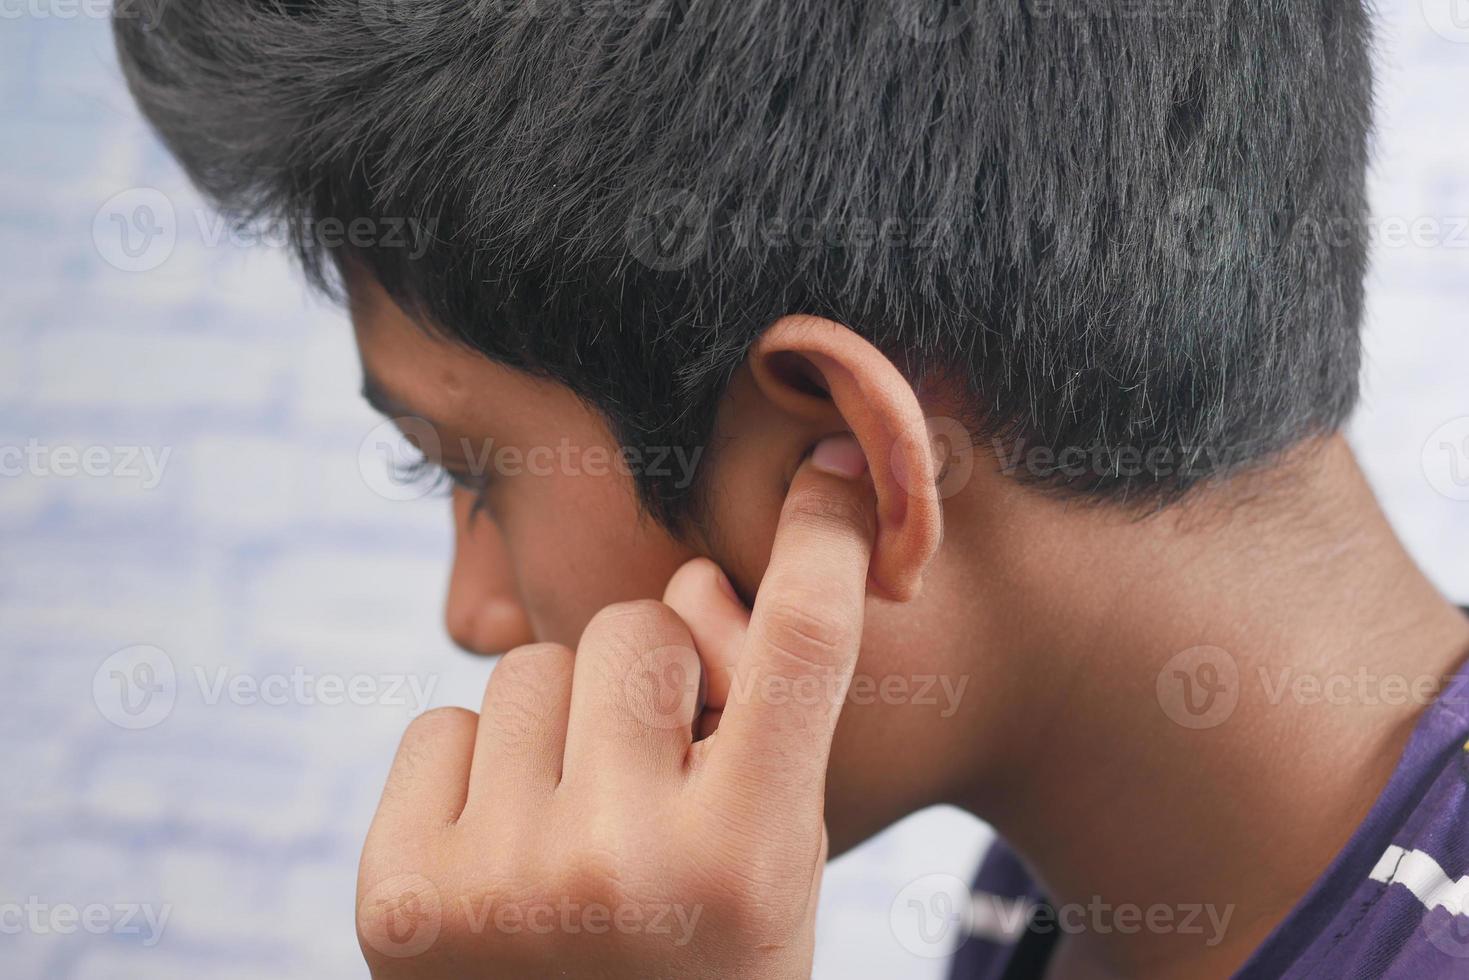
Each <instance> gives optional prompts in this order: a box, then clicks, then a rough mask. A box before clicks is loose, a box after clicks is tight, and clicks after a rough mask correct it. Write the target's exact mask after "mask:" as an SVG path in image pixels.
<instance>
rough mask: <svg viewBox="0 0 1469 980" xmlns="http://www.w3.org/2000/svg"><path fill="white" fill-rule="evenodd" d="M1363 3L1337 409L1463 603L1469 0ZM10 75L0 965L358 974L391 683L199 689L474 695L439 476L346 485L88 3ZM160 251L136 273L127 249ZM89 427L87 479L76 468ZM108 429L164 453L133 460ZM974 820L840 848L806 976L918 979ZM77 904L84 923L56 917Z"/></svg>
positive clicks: (323, 395)
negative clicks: (357, 880)
mask: <svg viewBox="0 0 1469 980" xmlns="http://www.w3.org/2000/svg"><path fill="white" fill-rule="evenodd" d="M1455 4H1457V7H1456V6H1455ZM1380 20H1381V24H1382V32H1381V43H1380V48H1381V53H1380V59H1379V60H1380V63H1381V75H1380V101H1381V110H1382V111H1381V115H1380V124H1379V129H1380V142H1379V148H1378V163H1377V167H1376V170H1375V177H1374V181H1375V201H1376V207H1377V210H1378V213H1379V218H1380V221H1379V224H1380V226H1381V228H1382V230H1383V232H1384V244H1381V245H1380V247H1379V248H1378V251H1377V255H1376V262H1375V266H1374V271H1373V274H1372V278H1371V287H1370V288H1371V312H1370V319H1369V328H1368V350H1369V355H1370V357H1369V367H1368V374H1367V386H1366V391H1367V397H1366V399H1365V402H1364V405H1363V408H1362V410H1361V412H1360V414H1359V417H1358V418H1357V419H1356V421H1355V423H1354V426H1353V438H1354V441H1355V443H1356V445H1357V446H1358V448H1359V449H1360V451H1361V455H1362V458H1363V460H1364V462H1365V464H1366V466H1367V468H1368V470H1369V472H1370V474H1371V476H1372V479H1373V481H1374V483H1375V484H1376V486H1377V487H1378V488H1379V490H1380V491H1381V494H1382V496H1383V498H1384V501H1385V503H1386V505H1387V508H1388V510H1389V512H1390V514H1391V515H1392V518H1393V520H1394V521H1395V523H1396V524H1397V526H1398V527H1399V529H1400V530H1401V532H1402V534H1403V537H1404V538H1405V539H1406V541H1407V543H1408V545H1409V547H1410V548H1411V549H1412V551H1413V552H1414V553H1415V554H1416V555H1417V556H1418V558H1419V559H1420V560H1421V561H1422V563H1423V564H1424V566H1425V567H1426V568H1427V569H1428V571H1429V572H1430V574H1431V575H1432V576H1433V577H1434V578H1435V579H1436V580H1437V581H1438V582H1439V583H1441V585H1442V587H1443V588H1444V589H1445V591H1447V592H1449V593H1450V594H1452V595H1454V596H1455V597H1457V598H1459V599H1460V600H1461V601H1463V600H1469V548H1466V541H1469V500H1466V499H1464V498H1469V441H1466V439H1469V420H1465V417H1466V416H1469V334H1466V330H1465V326H1466V316H1465V310H1466V308H1469V175H1466V173H1465V166H1466V160H1469V113H1466V112H1465V109H1464V104H1465V99H1466V96H1469V3H1465V2H1464V0H1392V2H1386V3H1383V4H1382V7H1381V13H1380ZM0 92H3V94H4V100H3V103H0V133H3V136H0V290H3V292H0V447H7V446H8V447H21V448H22V449H27V447H30V448H29V449H27V451H28V452H29V454H30V455H29V456H28V457H27V459H28V460H34V461H36V462H29V461H28V462H26V463H25V464H24V465H23V468H24V469H25V470H26V472H23V473H22V474H20V475H7V476H0V691H3V694H0V697H3V699H4V702H3V703H4V707H3V709H0V733H4V735H5V736H6V737H5V740H4V745H5V747H6V758H5V761H4V764H3V766H0V911H3V909H4V908H5V907H7V906H18V907H20V909H21V910H22V911H23V913H24V914H25V915H26V916H28V917H29V916H30V915H31V914H32V912H36V913H38V914H39V915H40V917H41V918H40V922H39V925H35V924H31V923H29V922H28V923H26V924H24V925H22V927H21V928H20V930H19V931H18V932H17V931H15V928H14V924H15V923H16V922H18V921H19V920H17V919H16V918H15V917H14V916H15V913H14V912H11V913H9V914H8V917H6V916H0V975H4V976H6V977H58V978H61V977H65V978H79V980H80V978H104V977H105V978H144V977H146V978H148V980H166V978H174V977H178V978H193V977H199V976H208V977H211V978H217V980H225V978H232V977H260V976H265V975H268V976H271V977H273V978H276V980H288V978H296V977H300V978H320V977H352V976H362V975H365V970H364V969H363V968H362V966H361V962H360V959H359V956H358V953H357V950H356V945H355V940H354V937H353V931H352V908H353V875H354V870H355V866H356V858H357V850H358V847H359V845H360V842H361V840H362V837H363V833H364V831H365V829H366V826H367V822H368V819H369V817H370V816H371V813H372V810H373V806H374V804H375V802H376V798H377V794H378V791H379V789H380V787H381V784H382V779H383V776H384V774H385V772H386V767H387V764H388V761H389V759H390V756H391V752H392V749H393V746H394V744H395V742H396V739H397V737H398V734H399V733H400V731H401V730H402V728H403V725H404V724H405V723H406V721H407V719H408V717H409V714H410V711H411V708H410V706H408V705H403V704H399V705H393V704H382V703H378V704H375V705H371V706H363V707H353V706H346V705H338V706H327V705H321V704H317V705H305V704H301V703H289V704H283V705H279V706H273V705H270V704H260V703H257V704H236V703H231V701H230V699H229V698H225V699H223V700H222V701H218V702H217V703H213V704H211V703H210V700H211V690H210V685H213V684H214V683H216V682H217V681H218V680H220V679H221V678H224V679H229V678H232V677H235V676H245V677H248V678H254V679H263V678H266V677H269V676H271V675H277V674H283V675H286V676H287V677H289V676H290V675H291V673H292V672H293V671H294V670H297V669H298V668H299V669H300V670H302V671H304V672H305V673H306V674H308V675H312V676H313V677H323V676H327V675H337V676H342V677H351V676H364V677H368V678H375V679H376V678H385V677H387V676H388V675H398V676H403V675H404V674H405V672H406V673H407V674H408V675H411V676H412V678H413V679H416V680H418V681H419V682H420V683H429V682H430V681H433V682H434V683H436V688H435V689H434V693H433V697H432V699H431V703H433V704H443V703H457V704H464V705H468V706H474V705H475V704H477V702H478V699H479V693H480V691H481V689H482V686H483V683H484V680H485V677H486V675H487V672H488V670H489V667H488V666H487V665H486V664H485V663H483V662H480V661H476V660H472V659H470V658H468V657H465V656H463V655H460V654H457V653H455V652H454V651H453V650H451V648H450V647H449V645H448V644H447V642H446V641H445V640H444V638H443V637H442V635H441V633H440V629H439V603H440V598H441V591H442V588H443V584H444V577H445V574H446V565H445V558H446V555H447V552H448V547H449V534H448V531H449V529H448V526H447V524H446V520H445V517H446V515H445V514H444V512H443V510H444V508H443V503H442V501H438V500H433V499H430V500H425V501H420V502H415V503H411V504H407V503H395V502H391V501H388V500H385V499H383V498H382V497H380V496H378V495H377V494H375V493H374V492H373V491H372V489H371V488H370V487H369V486H368V485H367V483H366V482H365V481H364V479H363V477H362V475H361V473H360V471H359V466H358V449H359V446H360V445H361V443H362V441H363V439H364V437H366V436H367V434H368V432H369V431H370V430H371V429H372V428H373V426H374V425H375V424H376V419H375V418H374V417H373V416H372V415H371V414H370V413H369V411H368V410H367V409H366V408H365V407H364V406H363V405H362V404H361V403H360V400H359V399H358V397H357V395H356V386H357V374H356V367H355V360H354V357H353V354H352V349H351V342H350V337H349V335H348V331H347V329H346V326H345V321H344V320H343V318H342V316H341V315H340V314H338V313H337V312H336V311H335V310H332V309H329V308H326V307H325V306H323V305H322V304H321V303H320V302H318V301H316V300H314V299H312V298H310V297H309V296H308V295H307V294H306V292H305V289H304V287H303V286H302V285H301V284H300V282H299V280H298V278H297V277H296V275H295V274H294V273H293V272H292V270H291V269H290V267H289V266H288V264H287V262H286V260H285V256H284V254H283V253H282V251H281V250H280V249H279V248H276V247H273V246H271V245H270V244H268V243H266V244H260V245H256V246H254V247H246V246H245V245H243V244H242V243H232V242H230V241H228V240H227V239H226V240H220V239H219V238H218V237H217V234H216V233H217V226H215V225H214V224H213V223H212V219H211V218H209V217H208V216H207V215H205V214H204V212H202V211H200V210H199V206H198V201H197V198H196V197H195V196H194V194H193V193H192V192H191V191H190V189H189V188H188V187H187V186H186V185H185V184H184V182H183V181H182V180H181V179H180V177H179V175H178V173H177V171H176V170H175V168H174V167H173V166H172V165H171V163H170V162H169V160H168V159H167V158H166V157H165V155H164V154H163V153H162V151H161V150H160V149H159V147H158V146H157V145H156V143H155V142H154V141H153V139H152V138H151V137H150V136H149V135H148V134H147V132H146V131H145V130H144V128H143V126H142V124H141V122H140V120H139V118H138V116H137V114H136V112H135V111H134V109H133V108H132V106H131V104H130V102H129V99H128V97H127V94H126V91H125V90H124V87H123V85H122V83H121V81H120V79H119V75H118V72H117V69H116V66H115V63H114V59H113V55H112V51H111V46H110V41H109V34H108V29H107V25H106V23H105V22H104V21H103V20H101V19H99V18H98V17H97V16H95V14H94V12H93V13H89V7H88V4H87V3H86V2H81V3H68V2H67V0H14V2H10V3H5V4H3V9H0ZM143 188H151V189H153V190H152V191H148V190H141V189H143ZM155 192H156V193H155ZM119 193H123V194H124V196H123V197H122V198H115V197H114V195H117V194H119ZM160 201H162V202H163V203H162V204H161V205H160V204H159V202H160ZM140 204H141V205H149V206H153V207H154V208H155V210H154V214H153V217H154V219H156V220H155V223H156V224H157V226H158V227H172V228H173V229H175V230H176V241H175V242H174V244H173V246H172V248H171V250H170V249H168V247H167V243H166V241H165V240H163V239H159V240H155V245H154V247H153V248H152V249H151V250H150V251H148V252H147V253H145V254H143V255H141V256H139V257H136V258H134V257H130V256H128V255H127V254H126V253H124V252H123V251H122V250H121V246H120V242H121V237H120V228H118V227H117V226H115V225H114V224H113V223H112V222H113V221H114V220H115V216H122V217H124V218H131V217H134V216H141V217H146V216H147V215H146V212H143V213H140V212H139V211H138V205H140ZM169 208H171V209H172V218H171V219H169V216H168V215H167V214H166V213H165V211H166V210H167V209H169ZM1420 219H1421V220H1423V221H1426V222H1428V224H1427V225H1423V226H1420V228H1419V231H1418V232H1417V233H1416V239H1417V242H1416V244H1413V243H1410V244H1397V245H1390V244H1386V239H1387V238H1388V237H1391V236H1393V235H1394V234H1395V233H1394V228H1395V227H1396V226H1395V225H1393V224H1392V223H1391V222H1393V221H1395V220H1396V221H1401V222H1403V223H1409V222H1413V221H1415V220H1420ZM1403 234H1404V235H1406V234H1407V232H1403ZM159 242H162V244H161V245H160V244H159ZM160 247H162V248H164V249H165V252H164V253H163V254H164V255H165V258H164V259H163V260H161V264H157V267H156V268H152V269H150V270H148V271H146V272H139V271H128V267H129V266H130V265H135V264H154V260H155V259H158V258H159V254H160V253H159V252H158V251H157V249H158V248H160ZM1455 419H1460V420H1464V421H1461V422H1459V423H1457V424H1452V423H1453V420H1455ZM1446 423H1449V424H1450V425H1449V428H1447V429H1444V428H1442V427H1443V426H1445V424H1446ZM32 440H34V442H32ZM1444 443H1451V444H1453V445H1455V446H1458V447H1459V449H1454V448H1446V447H1445V446H1444V445H1443V444H1444ZM89 447H101V449H100V450H99V451H100V452H101V453H103V454H104V455H103V456H98V455H96V453H95V452H94V454H93V456H92V457H91V459H92V463H91V466H92V468H93V469H96V468H98V467H101V468H104V469H108V470H109V471H110V475H106V476H87V475H85V474H80V475H72V476H68V475H66V471H67V470H68V469H69V467H70V466H77V465H79V461H73V462H72V463H71V464H68V463H67V455H66V453H67V452H68V450H75V451H77V452H82V451H84V450H87V449H88V448H89ZM131 447H138V448H145V447H146V448H147V449H149V450H150V451H152V452H154V453H155V454H158V453H162V452H164V451H165V450H166V451H168V452H169V453H170V455H169V456H168V457H167V460H166V464H165V465H164V467H163V475H162V479H161V482H158V483H157V485H156V486H151V485H150V484H151V483H152V481H151V480H150V479H149V478H148V476H147V473H146V471H143V472H141V473H138V474H137V475H133V472H134V470H135V469H137V467H134V466H130V465H128V464H129V460H128V455H127V454H128V453H129V452H130V451H131ZM11 463H12V466H13V464H14V459H13V457H12V459H11ZM1455 465H1457V466H1458V467H1459V468H1458V469H1457V470H1456V469H1454V466H1455ZM1456 479H1457V481H1458V482H1456ZM137 644H147V645H152V646H155V647H157V648H159V649H160V650H162V651H164V652H165V653H166V655H167V657H168V662H169V663H171V664H172V665H173V668H174V670H175V688H174V690H175V695H174V698H173V701H172V709H171V711H170V712H169V713H168V714H167V716H166V717H163V718H162V719H161V720H159V721H158V723H157V724H154V725H152V726H151V727H147V728H142V729H139V730H128V729H125V728H122V727H119V726H118V725H117V724H114V723H113V722H112V721H111V720H109V718H110V717H113V718H115V717H117V701H116V697H115V695H109V694H108V690H109V688H108V686H107V685H109V684H110V683H112V680H111V678H110V677H109V671H108V670H104V669H100V668H102V665H103V664H104V661H106V660H107V658H108V657H109V656H110V655H112V654H113V653H114V652H116V651H119V650H122V649H125V648H129V647H132V646H134V645H137ZM130 676H133V677H134V678H135V679H138V680H146V677H145V676H144V675H137V674H134V675H130ZM201 676H202V678H203V681H202V682H201ZM99 677H100V680H98V678H99ZM94 680H98V682H99V683H100V684H102V688H101V689H100V692H99V693H97V694H94ZM109 698H111V700H110V701H109ZM155 703H161V702H155ZM123 720H127V719H126V718H124V719H123ZM144 720H149V719H147V718H144ZM984 833H985V832H984V830H983V829H982V828H981V827H980V826H979V825H978V824H976V823H974V822H973V821H971V820H970V819H969V818H967V817H965V816H963V815H961V814H958V813H956V812H953V811H935V812H930V813H925V814H920V815H918V816H916V817H914V818H912V819H910V820H908V821H907V822H905V823H904V824H902V825H900V826H898V827H896V828H894V829H893V830H891V831H890V832H888V833H886V834H884V835H883V836H881V837H879V838H878V839H876V840H874V841H872V842H871V843H870V844H868V845H867V846H865V847H864V848H862V849H861V850H859V851H858V852H856V853H854V854H852V855H850V856H849V857H846V858H844V859H842V860H840V861H839V862H837V863H836V864H835V865H834V866H833V868H832V869H831V872H830V874H829V876H828V879H827V883H826V887H825V890H824V896H823V897H824V905H825V910H824V916H823V918H822V922H821V933H820V952H819V958H818V971H817V972H818V976H819V977H829V978H836V977H842V978H878V977H882V978H887V977H899V976H901V977H919V978H922V977H937V976H939V975H940V974H941V964H940V963H939V962H938V961H933V960H925V959H921V958H918V957H915V956H914V955H912V954H911V953H910V952H908V951H906V950H905V949H904V948H903V946H902V945H901V944H900V943H899V942H898V941H897V940H896V938H895V937H894V934H893V932H892V930H891V929H890V927H889V910H890V908H891V906H892V905H893V903H894V898H895V896H896V895H897V894H898V892H899V890H900V889H901V888H902V887H903V886H904V884H906V883H908V882H910V881H912V880H914V879H915V878H919V877H920V876H923V875H928V874H934V873H953V874H957V875H960V876H967V875H968V874H969V873H970V870H971V869H972V867H973V864H974V861H975V859H976V857H977V855H978V854H979V852H980V849H981V848H982V845H983V841H984V839H985V837H984ZM94 903H98V904H100V905H101V906H104V907H105V911H104V912H101V913H98V912H93V913H91V914H93V915H100V916H102V918H101V919H99V920H98V921H97V923H95V924H94V927H93V928H94V929H96V930H97V931H95V932H94V931H88V930H87V929H85V928H81V927H75V928H74V931H71V932H70V933H66V932H63V931H62V929H65V927H66V921H65V919H64V918H63V919H60V920H55V921H53V920H52V919H51V915H52V913H53V912H54V911H55V910H57V909H64V908H69V907H75V908H76V909H78V910H81V909H84V908H85V907H86V906H88V905H91V904H94ZM135 905H136V906H145V907H146V909H147V910H148V911H151V912H152V913H153V914H154V915H155V916H156V915H158V914H162V913H163V912H165V911H166V912H167V914H168V916H169V917H168V919H167V921H166V924H165V925H164V927H163V929H162V933H161V936H155V935H153V934H152V930H151V929H150V927H148V926H147V925H146V924H144V922H143V920H142V919H141V917H140V918H138V919H136V920H132V921H128V920H127V913H126V911H125V909H126V907H129V906H135ZM62 914H63V916H64V915H65V913H64V912H63V913H62ZM57 926H59V927H60V928H57Z"/></svg>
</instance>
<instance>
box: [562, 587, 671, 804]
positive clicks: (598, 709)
mask: <svg viewBox="0 0 1469 980" xmlns="http://www.w3.org/2000/svg"><path fill="white" fill-rule="evenodd" d="M698 697H699V657H698V654H696V653H695V652H694V641H693V637H692V636H690V635H689V630H688V627H686V626H685V625H684V623H683V620H681V619H679V618H678V615H677V614H676V613H674V611H673V610H672V609H669V608H668V607H667V606H665V605H664V604H663V603H661V602H655V601H653V600H651V599H646V600H641V601H637V602H619V603H614V604H613V605H610V606H608V607H607V608H605V609H603V610H602V611H601V612H599V613H597V615H595V616H593V617H592V621H591V622H590V623H588V624H587V628H586V629H585V630H584V631H583V632H582V637H581V642H580V643H579V644H578V645H577V650H576V665H575V673H574V675H573V677H572V685H571V716H570V718H569V719H568V721H567V731H566V757H565V761H564V763H563V769H564V775H563V777H562V783H563V785H577V784H580V783H583V782H585V781H588V780H591V781H594V782H606V781H612V782H626V781H627V780H628V779H630V778H637V777H639V776H642V775H646V774H647V773H648V772H656V773H665V774H672V773H674V772H678V773H681V772H682V771H683V762H684V759H685V757H686V756H687V754H688V749H689V745H691V744H692V742H693V722H694V714H695V711H696V710H697V708H698Z"/></svg>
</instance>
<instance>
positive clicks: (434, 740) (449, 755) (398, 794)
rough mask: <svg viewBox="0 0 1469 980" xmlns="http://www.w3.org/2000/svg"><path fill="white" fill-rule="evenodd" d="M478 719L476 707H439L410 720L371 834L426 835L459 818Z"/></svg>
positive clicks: (391, 837)
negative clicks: (472, 709) (465, 708)
mask: <svg viewBox="0 0 1469 980" xmlns="http://www.w3.org/2000/svg"><path fill="white" fill-rule="evenodd" d="M477 721H478V716H477V715H475V713H474V712H473V711H466V710H464V709H463V708H435V709H433V710H432V711H425V712H424V713H423V714H421V715H419V716H418V717H417V718H415V719H413V721H412V722H410V723H409V725H408V730H407V731H405V732H404V733H403V740H402V741H401V742H400V743H399V744H398V754H397V755H396V756H394V757H393V766H392V768H391V769H390V770H389V771H388V781H387V785H386V786H384V787H383V795H382V800H381V801H380V802H379V803H378V807H377V815H376V816H374V817H373V820H372V829H371V831H370V832H369V835H368V836H369V838H372V837H376V836H379V835H381V836H382V837H383V839H386V840H398V839H403V838H421V837H422V836H423V835H424V834H425V833H427V832H432V831H436V830H441V829H443V828H444V827H447V826H449V825H450V824H452V823H454V821H455V820H457V819H458V818H459V814H460V812H461V811H462V810H463V809H464V800H465V794H466V790H467V787H468V785H469V766H470V760H471V758H472V757H473V755H474V737H475V727H476V723H477Z"/></svg>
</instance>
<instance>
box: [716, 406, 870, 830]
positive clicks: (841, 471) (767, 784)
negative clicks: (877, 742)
mask: <svg viewBox="0 0 1469 980" xmlns="http://www.w3.org/2000/svg"><path fill="white" fill-rule="evenodd" d="M865 473H866V464H865V460H864V457H863V455H862V451H861V449H860V448H859V447H858V445H857V442H856V440H855V439H853V438H852V437H851V436H850V435H843V436H833V437H830V438H828V439H826V440H823V441H822V443H820V444H819V445H818V446H817V448H816V450H815V451H814V452H813V453H812V454H811V457H810V458H808V459H807V460H806V462H804V463H803V464H802V465H801V467H800V469H798V470H797V472H796V475H795V477H794V478H793V479H792V481H791V488H790V491H789V492H788V493H787V495H786V500H785V505H784V507H783V508H782V510H781V516H780V523H779V526H778V527H777V529H776V534H775V543H774V545H773V547H772V550H771V555H770V563H769V565H768V566H767V568H766V571H765V576H764V578H763V579H762V580H761V582H760V589H759V593H758V594H757V595H756V598H755V608H754V611H753V612H752V614H751V619H750V629H749V632H748V634H747V636H746V641H745V646H744V650H743V652H742V653H741V655H740V659H739V662H738V664H737V666H736V668H735V672H734V679H733V683H732V688H731V695H730V698H729V701H728V703H727V704H726V705H725V707H724V716H723V719H722V720H721V722H720V729H719V734H718V736H717V737H716V739H715V740H714V741H716V742H718V745H717V746H716V747H715V748H714V750H713V752H712V758H711V765H710V778H711V779H712V780H713V781H714V783H715V784H716V785H721V784H722V785H724V786H725V787H726V788H729V789H731V790H733V791H734V792H735V793H736V794H739V795H742V796H744V797H746V798H751V797H752V794H754V795H755V796H754V798H759V799H764V800H769V799H771V797H772V794H774V795H777V796H783V797H784V798H785V799H786V800H787V802H790V803H792V804H793V805H797V806H807V805H809V804H811V803H813V802H814V803H815V804H816V805H818V806H819V803H820V798H821V796H822V795H823V794H824V787H825V781H826V763H827V758H828V756H829V755H830V752H831V740H832V735H833V733H834V731H835V729H836V722H837V717H838V715H839V713H840V711H841V706H842V703H843V701H844V699H845V695H846V690H847V686H848V685H849V684H850V683H851V678H852V672H853V670H854V669H855V667H856V662H857V652H858V647H859V645H860V642H861V638H862V614H863V609H864V605H865V601H866V595H867V570H868V563H869V561H870V559H871V555H872V543H873V540H874V537H875V534H876V502H875V496H874V492H873V488H872V484H871V482H870V481H869V480H868V479H867V478H866V475H865Z"/></svg>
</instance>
